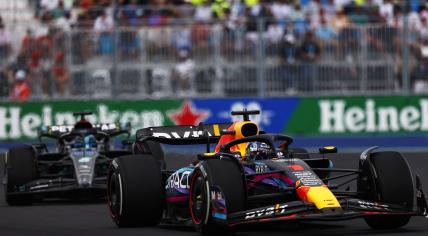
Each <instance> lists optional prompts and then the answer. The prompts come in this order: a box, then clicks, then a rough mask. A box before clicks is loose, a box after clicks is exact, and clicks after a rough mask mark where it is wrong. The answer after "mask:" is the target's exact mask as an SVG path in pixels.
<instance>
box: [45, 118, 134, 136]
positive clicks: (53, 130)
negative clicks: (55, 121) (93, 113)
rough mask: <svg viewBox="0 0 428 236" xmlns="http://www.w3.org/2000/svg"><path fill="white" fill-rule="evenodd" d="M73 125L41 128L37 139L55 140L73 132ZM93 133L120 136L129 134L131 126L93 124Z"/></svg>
mask: <svg viewBox="0 0 428 236" xmlns="http://www.w3.org/2000/svg"><path fill="white" fill-rule="evenodd" d="M73 128H74V126H73V125H50V126H41V127H40V128H39V130H38V136H39V139H41V138H42V137H48V138H54V139H57V138H59V137H61V135H63V134H67V133H70V132H72V131H73ZM93 131H94V132H104V133H106V134H108V135H109V136H111V137H114V136H117V135H121V134H128V136H130V134H131V124H130V123H129V122H127V123H119V122H117V123H103V124H94V128H93Z"/></svg>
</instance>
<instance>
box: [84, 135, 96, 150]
mask: <svg viewBox="0 0 428 236" xmlns="http://www.w3.org/2000/svg"><path fill="white" fill-rule="evenodd" d="M84 141H85V148H94V147H97V141H96V140H95V137H94V135H92V134H90V135H86V136H85V139H84Z"/></svg>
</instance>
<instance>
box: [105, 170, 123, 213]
mask: <svg viewBox="0 0 428 236" xmlns="http://www.w3.org/2000/svg"><path fill="white" fill-rule="evenodd" d="M121 201H122V199H121V195H120V186H119V178H118V176H117V175H116V173H113V174H112V175H111V177H110V181H109V186H108V206H109V210H110V214H111V216H112V217H113V218H114V219H116V218H117V217H118V216H119V214H120V205H121Z"/></svg>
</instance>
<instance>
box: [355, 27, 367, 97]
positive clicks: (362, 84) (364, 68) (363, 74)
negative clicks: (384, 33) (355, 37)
mask: <svg viewBox="0 0 428 236" xmlns="http://www.w3.org/2000/svg"><path fill="white" fill-rule="evenodd" d="M359 30H360V31H361V34H362V36H363V40H361V57H360V58H359V59H357V60H358V61H359V62H360V63H358V64H359V65H360V66H361V81H360V91H361V92H362V93H363V94H365V93H367V82H368V81H367V70H368V67H369V63H367V62H368V60H369V58H368V53H367V49H368V48H367V47H368V45H367V38H368V36H367V35H368V33H367V28H366V27H364V26H361V27H359Z"/></svg>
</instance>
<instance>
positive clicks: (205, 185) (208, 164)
mask: <svg viewBox="0 0 428 236" xmlns="http://www.w3.org/2000/svg"><path fill="white" fill-rule="evenodd" d="M241 173H242V171H241V169H240V168H239V166H238V164H236V163H234V162H233V161H231V160H227V159H223V160H220V159H212V160H205V161H203V162H202V163H200V164H199V165H198V166H197V167H196V168H195V170H194V171H193V173H192V178H191V181H190V193H189V194H190V196H189V208H190V209H189V210H190V213H191V218H192V221H193V224H194V226H195V228H196V230H197V231H198V232H200V233H201V234H203V235H218V234H220V232H221V233H230V232H231V229H230V228H229V227H228V226H227V225H225V224H223V225H222V224H218V223H216V222H215V221H214V219H213V217H212V207H211V200H212V197H213V196H211V194H212V192H211V191H212V189H211V186H217V187H219V188H220V190H221V192H222V195H223V196H224V200H225V205H226V210H227V214H231V213H235V212H238V211H242V210H244V208H245V204H246V192H245V191H246V190H245V189H246V188H245V183H244V180H243V178H242V174H241ZM226 217H227V216H226Z"/></svg>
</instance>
